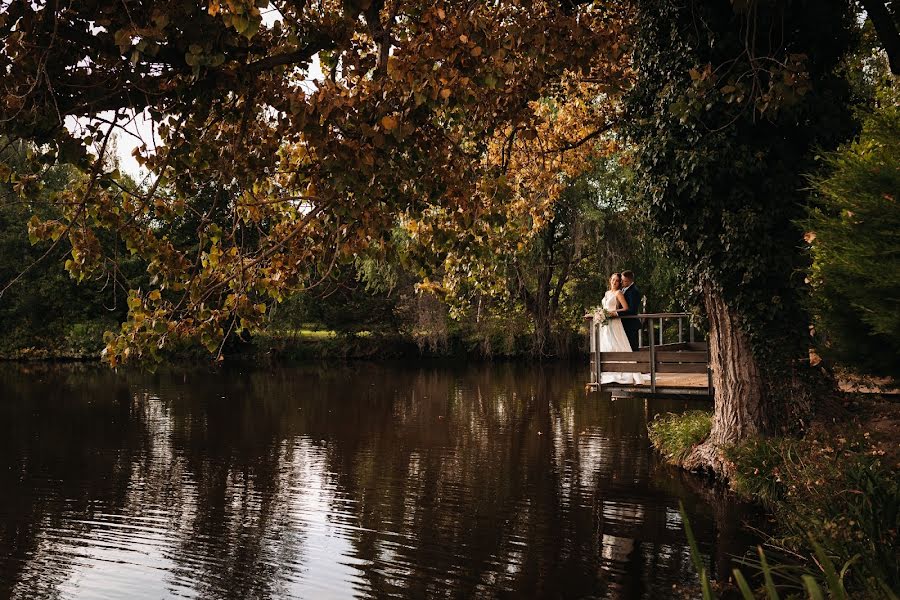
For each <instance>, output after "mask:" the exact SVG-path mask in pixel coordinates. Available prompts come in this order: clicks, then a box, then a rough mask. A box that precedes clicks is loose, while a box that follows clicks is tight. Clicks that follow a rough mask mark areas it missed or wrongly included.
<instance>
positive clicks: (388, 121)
mask: <svg viewBox="0 0 900 600" xmlns="http://www.w3.org/2000/svg"><path fill="white" fill-rule="evenodd" d="M381 126H382V127H384V128H385V129H387V130H388V131H390V130H391V129H395V128H396V127H397V119H396V118H394V117H392V116H390V115H385V116H383V117H381Z"/></svg>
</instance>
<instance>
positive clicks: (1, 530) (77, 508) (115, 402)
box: [0, 365, 147, 598]
mask: <svg viewBox="0 0 900 600" xmlns="http://www.w3.org/2000/svg"><path fill="white" fill-rule="evenodd" d="M98 398H101V399H103V400H102V401H98ZM146 443H147V439H146V430H145V428H144V424H143V421H142V418H141V413H140V410H138V409H137V408H136V406H135V404H134V403H133V402H132V399H131V397H130V395H129V393H128V388H127V387H126V386H124V385H122V383H121V382H120V381H119V380H118V379H117V378H116V377H115V376H114V375H113V374H112V373H111V372H104V373H103V374H100V375H99V376H94V375H91V376H88V377H85V373H84V372H82V370H80V369H75V368H73V367H67V368H66V369H58V368H54V367H48V366H43V365H35V366H31V365H26V366H18V365H15V366H14V365H5V366H3V367H2V368H0V461H2V462H0V489H2V490H3V492H2V493H0V597H4V598H6V597H13V596H16V597H22V598H35V597H41V598H52V597H55V596H57V595H58V591H59V590H58V587H59V585H60V584H61V583H62V582H64V581H65V580H66V579H67V578H68V577H69V575H70V572H71V569H72V568H73V567H74V566H75V565H77V563H78V562H79V559H80V552H79V543H78V539H79V538H82V537H83V536H85V535H86V534H87V533H88V532H89V531H91V530H92V529H93V528H95V527H97V526H102V525H101V523H99V521H98V520H97V518H95V517H96V516H97V515H100V514H104V513H111V512H118V511H120V510H121V509H122V507H123V506H124V505H125V503H126V497H127V495H128V490H129V486H130V485H131V484H132V480H131V468H130V467H131V465H130V463H129V457H130V456H131V455H132V454H133V453H136V452H138V451H139V450H140V449H141V448H142V447H144V446H145V445H146ZM73 516H77V519H76V520H74V521H73ZM59 531H65V537H63V536H60V535H57V534H54V533H53V532H59ZM48 532H50V533H48Z"/></svg>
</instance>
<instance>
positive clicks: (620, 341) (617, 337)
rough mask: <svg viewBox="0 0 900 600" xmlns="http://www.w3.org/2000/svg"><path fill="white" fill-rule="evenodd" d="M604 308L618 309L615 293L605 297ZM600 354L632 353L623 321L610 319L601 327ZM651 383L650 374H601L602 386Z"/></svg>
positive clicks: (607, 294)
mask: <svg viewBox="0 0 900 600" xmlns="http://www.w3.org/2000/svg"><path fill="white" fill-rule="evenodd" d="M602 304H603V308H605V309H606V310H608V311H613V310H616V309H617V308H618V305H619V303H618V301H617V300H616V295H615V292H613V291H607V292H606V295H605V296H603V303H602ZM600 352H631V344H630V343H628V336H626V335H625V328H624V327H623V326H622V319H609V320H608V321H607V322H606V324H604V325H601V326H600ZM648 381H650V375H649V374H643V373H612V372H609V373H601V374H600V384H601V385H604V384H607V383H625V384H637V383H646V382H648Z"/></svg>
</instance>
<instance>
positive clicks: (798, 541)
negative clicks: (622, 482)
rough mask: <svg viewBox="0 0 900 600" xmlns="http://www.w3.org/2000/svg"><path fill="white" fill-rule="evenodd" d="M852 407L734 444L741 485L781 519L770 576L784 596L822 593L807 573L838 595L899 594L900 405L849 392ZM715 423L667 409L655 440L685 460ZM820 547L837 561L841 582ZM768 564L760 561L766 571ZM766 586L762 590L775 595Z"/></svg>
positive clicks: (656, 424) (654, 429) (731, 451)
mask: <svg viewBox="0 0 900 600" xmlns="http://www.w3.org/2000/svg"><path fill="white" fill-rule="evenodd" d="M845 409H846V413H845V414H844V415H842V416H841V418H832V419H831V420H830V421H829V422H827V423H826V422H824V421H819V422H817V423H814V424H813V426H812V427H810V429H809V430H808V431H807V433H806V435H805V436H804V437H803V438H801V439H796V438H767V439H758V440H754V441H751V442H749V443H746V444H743V445H741V446H736V447H731V448H726V449H725V456H726V458H727V459H728V460H729V461H731V462H732V463H733V466H734V473H735V475H734V476H733V478H732V480H731V481H730V482H729V483H730V485H731V487H732V489H733V490H734V491H735V492H736V493H738V494H739V495H741V496H743V497H745V498H749V499H752V500H755V501H757V502H760V503H761V504H763V505H764V506H765V507H766V508H767V509H768V510H769V511H770V512H771V513H772V515H773V517H774V520H775V530H774V531H773V532H772V537H771V539H770V540H769V541H768V544H767V548H766V554H767V556H768V563H769V564H770V566H771V567H772V568H771V573H772V581H771V584H772V586H773V587H774V588H775V589H777V590H778V591H780V594H781V596H782V597H791V596H790V594H791V593H794V594H799V595H798V596H796V597H804V598H805V597H815V596H814V595H812V594H810V593H808V592H806V591H804V590H805V589H806V588H805V585H806V584H805V583H804V580H803V576H806V577H812V578H813V579H815V580H817V581H818V583H819V584H820V585H821V587H822V589H824V590H828V589H832V597H848V598H895V597H896V596H895V595H893V594H894V593H895V592H894V590H898V589H900V565H898V555H897V541H898V540H897V537H898V529H900V480H898V477H897V472H898V466H900V464H898V460H900V454H898V445H897V440H896V431H897V425H898V422H900V420H898V414H900V411H898V406H897V404H895V403H892V402H889V401H886V400H884V399H866V398H864V397H862V396H858V395H857V396H848V397H847V398H846V403H845ZM711 421H712V417H711V415H710V414H709V413H703V412H699V411H695V412H690V413H685V414H683V415H671V414H669V415H663V416H658V417H657V418H656V419H655V420H654V421H653V423H651V425H650V438H651V441H652V443H653V444H654V446H655V447H656V448H657V449H658V450H659V451H660V452H661V453H662V454H663V455H665V456H666V458H667V460H669V461H670V462H672V463H674V464H678V463H679V462H680V461H681V460H682V459H683V458H684V457H685V456H686V455H687V454H688V453H689V452H690V450H691V448H693V447H694V446H695V445H696V444H698V443H700V442H701V441H703V439H704V438H705V437H706V436H707V435H708V432H709V428H710V426H711ZM817 547H818V549H819V551H821V552H824V554H825V555H826V556H827V557H828V560H829V561H830V563H831V564H832V565H833V566H834V569H835V572H834V575H836V576H837V577H838V580H837V583H835V582H834V581H830V579H832V577H831V575H832V574H830V573H829V568H828V565H827V564H826V561H824V560H823V558H822V555H821V553H818V552H817ZM751 562H754V561H751ZM761 562H762V561H761V560H760V559H759V557H757V558H756V559H755V566H756V567H757V570H759V569H761V567H762V564H761ZM753 566H754V565H750V567H751V568H750V570H751V571H752V570H753V568H752V567H753ZM761 581H764V579H761ZM724 583H725V582H720V584H724ZM832 585H840V586H842V589H844V590H845V591H846V596H842V595H841V594H842V592H840V591H836V590H838V589H839V588H833V587H832ZM726 587H727V586H726ZM766 587H767V586H766V585H765V584H763V585H762V587H761V589H760V591H759V596H760V597H764V598H771V597H773V596H772V594H771V589H766Z"/></svg>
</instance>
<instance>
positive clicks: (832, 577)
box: [809, 534, 847, 600]
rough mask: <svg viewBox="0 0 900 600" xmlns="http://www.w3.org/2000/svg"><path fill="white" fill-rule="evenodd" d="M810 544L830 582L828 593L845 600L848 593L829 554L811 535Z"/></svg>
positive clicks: (826, 578)
mask: <svg viewBox="0 0 900 600" xmlns="http://www.w3.org/2000/svg"><path fill="white" fill-rule="evenodd" d="M809 542H810V544H812V547H813V551H814V552H815V554H816V559H817V561H818V563H819V566H820V567H822V571H824V573H825V580H826V581H827V582H828V591H829V592H830V593H831V596H832V597H833V598H838V599H839V600H844V599H845V598H846V597H847V592H846V590H844V584H843V583H842V582H841V580H840V578H839V577H838V574H837V571H835V569H834V563H832V562H831V559H830V558H829V557H828V554H826V553H825V549H824V548H822V546H820V545H819V543H818V542H817V541H816V540H815V538H814V537H813V536H812V535H811V534H810V536H809Z"/></svg>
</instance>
